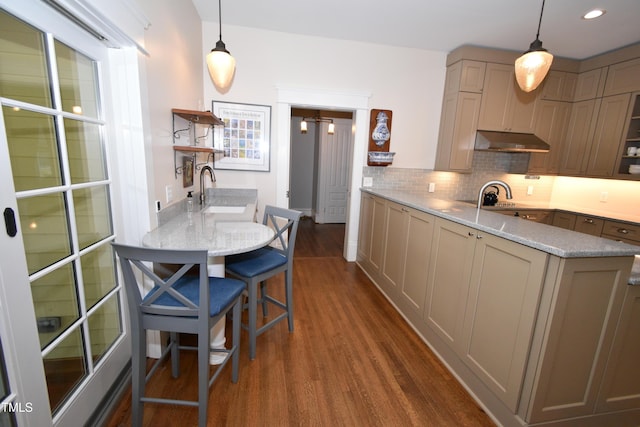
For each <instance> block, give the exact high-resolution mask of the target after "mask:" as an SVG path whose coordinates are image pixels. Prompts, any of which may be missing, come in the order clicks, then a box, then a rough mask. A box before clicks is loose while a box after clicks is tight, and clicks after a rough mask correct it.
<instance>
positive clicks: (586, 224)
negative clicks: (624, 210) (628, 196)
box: [573, 215, 604, 236]
mask: <svg viewBox="0 0 640 427" xmlns="http://www.w3.org/2000/svg"><path fill="white" fill-rule="evenodd" d="M603 226H604V219H602V218H594V217H591V216H586V215H576V223H575V226H574V227H573V231H577V232H580V233H586V234H591V235H592V236H600V235H601V234H602V228H603Z"/></svg>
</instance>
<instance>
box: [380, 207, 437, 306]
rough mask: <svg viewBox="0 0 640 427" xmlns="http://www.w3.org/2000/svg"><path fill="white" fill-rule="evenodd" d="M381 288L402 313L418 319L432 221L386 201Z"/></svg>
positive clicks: (407, 208) (424, 282) (425, 289)
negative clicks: (412, 314) (410, 314)
mask: <svg viewBox="0 0 640 427" xmlns="http://www.w3.org/2000/svg"><path fill="white" fill-rule="evenodd" d="M386 215H387V220H386V221H387V225H386V230H385V255H384V262H383V267H382V283H381V286H382V287H383V288H384V290H385V291H387V292H388V294H389V295H390V296H392V297H393V298H395V301H396V304H398V305H399V306H400V307H401V308H402V309H403V311H405V312H407V313H410V312H411V313H414V314H415V317H416V318H422V312H423V309H424V301H425V294H426V291H427V273H428V266H429V265H428V263H427V262H426V261H425V260H428V259H429V258H430V256H431V242H432V238H433V227H434V222H435V218H434V217H433V216H432V215H429V214H426V213H424V212H421V211H418V210H415V209H412V208H409V207H406V206H404V205H400V204H398V203H393V202H390V201H387V214H386Z"/></svg>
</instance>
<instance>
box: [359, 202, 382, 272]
mask: <svg viewBox="0 0 640 427" xmlns="http://www.w3.org/2000/svg"><path fill="white" fill-rule="evenodd" d="M385 216H386V208H385V200H384V199H383V198H380V197H376V196H372V195H371V194H367V193H363V194H362V199H361V206H360V230H359V233H358V251H357V260H358V262H360V263H362V264H365V265H366V266H367V271H369V272H370V273H372V274H377V273H378V272H379V271H380V266H381V265H382V257H383V255H384V232H385Z"/></svg>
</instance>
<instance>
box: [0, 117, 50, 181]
mask: <svg viewBox="0 0 640 427" xmlns="http://www.w3.org/2000/svg"><path fill="white" fill-rule="evenodd" d="M2 113H3V114H4V122H5V126H6V132H7V142H8V143H9V155H10V156H11V171H12V174H13V181H14V184H15V187H16V191H24V190H33V189H36V188H46V187H54V186H58V185H61V184H62V174H61V173H60V156H59V151H58V144H57V141H56V127H55V124H54V120H53V117H52V116H48V115H45V114H40V113H34V112H31V111H27V110H20V109H15V108H11V107H3V108H2Z"/></svg>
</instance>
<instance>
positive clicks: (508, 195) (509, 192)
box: [478, 179, 512, 209]
mask: <svg viewBox="0 0 640 427" xmlns="http://www.w3.org/2000/svg"><path fill="white" fill-rule="evenodd" d="M492 185H502V186H503V187H504V189H505V190H507V199H511V198H512V197H511V187H509V184H507V183H506V182H504V181H500V180H497V179H496V180H493V181H489V182H487V183H486V184H484V185H483V186H482V187H480V192H479V193H478V209H480V206H482V198H483V196H484V190H486V189H487V188H488V187H490V186H492Z"/></svg>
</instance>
